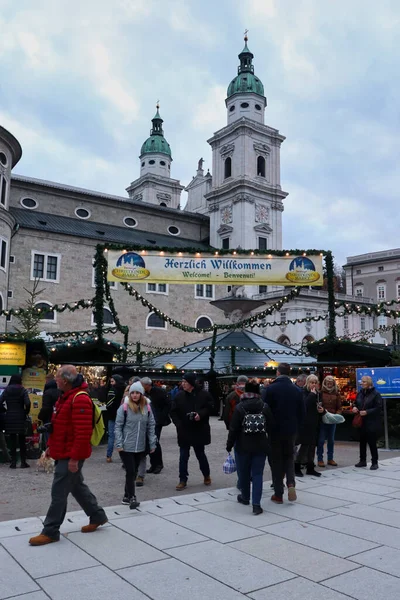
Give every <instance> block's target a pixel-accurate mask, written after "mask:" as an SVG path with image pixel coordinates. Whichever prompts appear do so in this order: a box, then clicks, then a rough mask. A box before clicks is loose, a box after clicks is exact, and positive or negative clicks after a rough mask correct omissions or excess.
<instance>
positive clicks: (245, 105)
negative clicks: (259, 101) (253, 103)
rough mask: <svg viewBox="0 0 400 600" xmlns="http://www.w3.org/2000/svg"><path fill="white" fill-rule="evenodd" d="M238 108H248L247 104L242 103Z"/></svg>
mask: <svg viewBox="0 0 400 600" xmlns="http://www.w3.org/2000/svg"><path fill="white" fill-rule="evenodd" d="M240 108H249V103H248V102H242V104H241V105H240Z"/></svg>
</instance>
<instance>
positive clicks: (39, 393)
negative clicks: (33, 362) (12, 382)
mask: <svg viewBox="0 0 400 600" xmlns="http://www.w3.org/2000/svg"><path fill="white" fill-rule="evenodd" d="M45 383H46V371H45V370H44V369H35V368H28V369H24V370H23V371H22V385H23V386H24V388H26V389H27V391H28V394H29V399H30V401H31V412H30V413H29V414H30V416H31V417H32V421H33V422H34V423H35V422H36V421H37V420H38V419H37V417H38V414H39V411H40V409H41V408H42V400H43V390H44V386H45Z"/></svg>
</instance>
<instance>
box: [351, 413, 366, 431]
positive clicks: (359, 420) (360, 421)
mask: <svg viewBox="0 0 400 600" xmlns="http://www.w3.org/2000/svg"><path fill="white" fill-rule="evenodd" d="M362 424H363V418H362V416H361V415H360V413H359V412H358V413H356V414H355V415H354V417H353V422H352V426H353V427H355V428H356V429H360V427H362Z"/></svg>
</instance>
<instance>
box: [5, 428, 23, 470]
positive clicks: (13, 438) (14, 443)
mask: <svg viewBox="0 0 400 600" xmlns="http://www.w3.org/2000/svg"><path fill="white" fill-rule="evenodd" d="M8 437H9V438H10V456H11V461H12V462H17V447H18V445H19V453H20V456H21V463H24V462H26V440H25V435H24V434H23V433H20V434H18V433H10V435H9V436H8Z"/></svg>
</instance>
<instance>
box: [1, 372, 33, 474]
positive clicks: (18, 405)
mask: <svg viewBox="0 0 400 600" xmlns="http://www.w3.org/2000/svg"><path fill="white" fill-rule="evenodd" d="M1 399H2V401H3V402H5V403H6V404H7V412H6V413H5V417H4V431H5V433H6V435H8V436H9V438H10V454H11V464H10V469H15V468H16V466H17V446H18V444H19V451H20V456H21V469H26V468H28V467H29V466H30V465H29V464H28V463H27V462H26V440H25V424H26V417H27V416H28V415H29V411H30V410H31V401H30V399H29V395H28V392H27V390H26V389H25V388H24V387H22V377H21V375H11V378H10V382H9V384H8V386H7V387H6V389H5V390H4V392H3V394H2V397H1Z"/></svg>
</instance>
